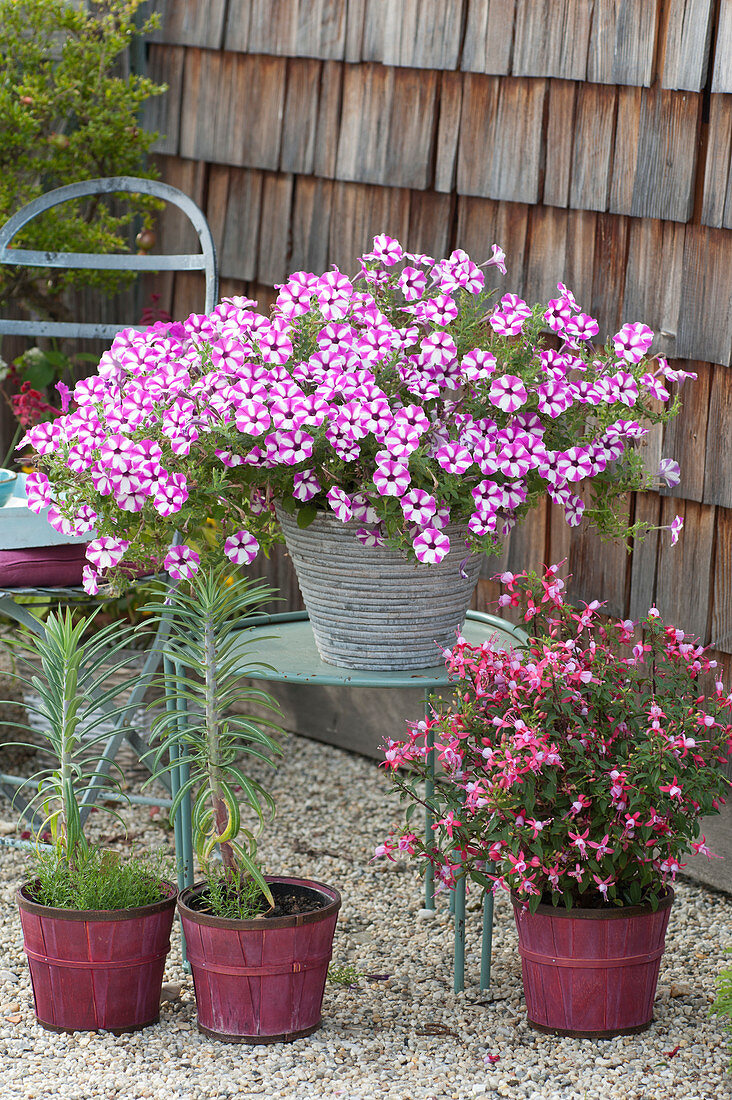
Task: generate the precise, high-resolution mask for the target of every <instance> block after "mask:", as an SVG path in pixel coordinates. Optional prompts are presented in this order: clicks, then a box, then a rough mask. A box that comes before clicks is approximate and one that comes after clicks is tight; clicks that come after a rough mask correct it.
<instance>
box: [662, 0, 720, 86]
mask: <svg viewBox="0 0 732 1100" xmlns="http://www.w3.org/2000/svg"><path fill="white" fill-rule="evenodd" d="M714 9H715V0H669V3H668V13H667V15H666V19H667V24H666V37H665V42H664V58H663V70H662V73H661V83H662V86H663V87H664V88H686V89H688V90H689V91H692V92H698V91H701V89H702V88H703V87H704V84H705V82H706V79H707V69H708V67H709V48H710V45H711V38H712V26H713V19H714Z"/></svg>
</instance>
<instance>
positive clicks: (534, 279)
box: [523, 206, 597, 308]
mask: <svg viewBox="0 0 732 1100" xmlns="http://www.w3.org/2000/svg"><path fill="white" fill-rule="evenodd" d="M596 220H597V218H596V215H595V214H593V213H592V212H590V211H567V210H559V209H557V208H556V207H551V206H545V207H542V206H534V207H532V208H531V209H530V212H529V234H528V242H529V244H528V257H527V260H526V264H525V267H526V279H525V282H524V288H523V290H524V295H525V297H526V300H527V301H528V302H530V303H532V304H533V303H534V302H546V301H548V300H549V299H550V298H553V297H555V296H556V293H557V283H559V282H562V283H565V285H566V286H568V287H569V288H570V290H572V291H573V292H574V295H575V297H576V298H577V301H578V302H579V304H580V305H583V304H584V305H585V306H586V308H589V304H590V301H591V298H592V283H593V271H594V254H595V235H596Z"/></svg>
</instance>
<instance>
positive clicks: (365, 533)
mask: <svg viewBox="0 0 732 1100" xmlns="http://www.w3.org/2000/svg"><path fill="white" fill-rule="evenodd" d="M356 538H357V539H358V541H359V542H360V543H362V544H363V545H364V546H368V547H374V546H383V545H384V536H383V534H382V532H381V528H380V527H379V526H378V525H377V526H376V527H359V529H358V530H357V531H356Z"/></svg>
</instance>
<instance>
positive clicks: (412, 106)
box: [380, 69, 438, 189]
mask: <svg viewBox="0 0 732 1100" xmlns="http://www.w3.org/2000/svg"><path fill="white" fill-rule="evenodd" d="M437 79H438V77H437V73H436V72H424V71H423V70H419V69H397V70H396V73H395V76H394V95H393V98H392V101H391V109H390V118H389V134H388V138H387V143H386V145H387V148H386V176H385V177H382V179H381V181H380V182H381V183H387V184H388V185H389V186H390V187H413V188H417V189H424V188H426V187H428V186H429V184H430V177H431V175H432V161H433V152H434V145H435V140H434V139H435V130H436V127H435V111H436V104H437Z"/></svg>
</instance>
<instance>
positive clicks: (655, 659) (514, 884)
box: [376, 566, 732, 910]
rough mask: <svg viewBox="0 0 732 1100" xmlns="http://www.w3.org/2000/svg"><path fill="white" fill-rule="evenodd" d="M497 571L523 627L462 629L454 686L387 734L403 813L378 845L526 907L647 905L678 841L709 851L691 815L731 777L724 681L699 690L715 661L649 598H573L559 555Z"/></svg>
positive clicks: (380, 851) (707, 807)
mask: <svg viewBox="0 0 732 1100" xmlns="http://www.w3.org/2000/svg"><path fill="white" fill-rule="evenodd" d="M496 579H499V578H496ZM500 579H501V580H502V581H503V582H504V584H505V586H506V594H505V595H504V597H502V598H503V600H504V602H509V603H512V604H514V605H515V606H519V605H521V604H522V605H523V607H524V609H525V622H526V623H527V628H528V630H529V631H530V635H529V639H528V642H527V644H526V646H525V648H523V649H516V650H508V651H505V652H504V651H502V650H500V649H497V648H495V647H494V646H493V645H492V644H491V643H490V642H486V643H484V644H483V645H481V646H478V647H473V646H469V645H467V644H466V642H465V641H463V640H462V639H458V642H457V644H456V645H455V647H454V648H453V650H452V651H451V652H450V653H449V654H448V667H449V669H450V672H451V674H452V677H453V678H454V681H455V697H454V700H453V701H451V702H448V703H445V704H444V705H443V707H442V708H441V709H440V710H439V711H438V712H435V713H432V714H431V715H430V716H429V718H428V719H427V720H425V721H423V722H421V723H416V724H414V725H413V726H411V727H410V731H409V733H408V735H407V736H406V737H405V738H404V740H402V741H389V742H388V744H387V746H386V764H387V767H388V768H389V769H390V772H391V775H392V778H393V780H394V783H395V785H396V787H397V789H398V791H399V792H400V794H401V797H402V800H403V801H404V802H406V804H407V826H408V827H407V830H406V831H405V832H404V833H402V834H401V835H396V834H392V835H391V836H390V837H389V838H388V839H387V840H386V842H385V843H384V844H381V845H379V847H378V848H377V851H376V855H377V856H387V857H389V858H394V854H395V853H396V854H399V853H401V852H403V853H407V854H410V855H414V856H417V857H419V859H420V860H421V861H423V863H424V865H425V866H427V865H428V864H430V865H432V867H433V868H434V870H435V876H436V879H437V880H438V881H439V882H440V883H441V884H442V885H443V887H445V886H446V887H452V886H453V885H454V884H455V882H456V880H457V879H458V878H459V877H461V876H465V875H467V876H469V877H470V878H472V879H473V880H474V881H476V882H477V883H479V884H480V885H481V886H483V887H486V888H489V889H494V890H495V889H496V888H498V887H504V888H510V889H511V890H512V891H514V892H515V894H516V895H517V896H518V897H519V898H520V899H522V900H524V901H525V902H526V903H527V904H528V905H529V907H530V908H531V909H532V910H533V909H535V908H536V906H537V905H538V904H539V903H540V902H542V901H543V902H545V903H552V904H554V905H558V904H563V905H565V906H567V908H571V907H572V906H583V907H596V906H606V905H609V906H613V905H626V904H628V905H633V904H641V903H650V904H651V905H656V904H657V903H658V901H659V899H660V897H661V896H662V895H663V893H664V891H665V890H666V888H667V885H668V884H669V883H671V882H673V880H674V878H675V876H676V874H677V873H678V871H679V870H681V868H682V867H683V866H684V864H683V863H682V859H683V856H684V855H685V854H688V853H689V852H702V853H705V854H707V855H710V852H709V849H708V848H707V845H706V840H705V838H704V836H701V837H699V819H700V818H701V817H703V816H705V815H707V814H713V813H716V812H718V811H719V808H720V806H721V804H722V803H723V802H724V797H723V796H724V793H725V791H726V789H727V787H728V786H729V780H728V779H727V778H726V776H725V773H724V764H725V762H726V759H727V753H728V752H729V751H730V749H732V724H731V723H732V720H731V718H730V711H731V710H732V694H726V693H725V691H724V688H723V685H722V683H721V682H720V681H716V683H715V690H714V692H713V693H712V694H710V695H709V696H708V697H705V696H704V694H703V693H702V692H701V690H700V686H699V683H698V680H699V677H700V675H701V674H703V673H709V672H713V670H714V668H715V662H714V661H712V660H710V659H709V657H708V656H707V654H706V653H705V651H704V649H702V648H701V647H700V646H699V645H698V644H697V642H696V640H695V639H694V638H692V637H689V636H688V635H686V634H685V633H684V631H683V630H679V629H676V628H675V627H673V626H666V625H664V623H663V622H662V621H661V618H660V616H659V614H658V611H657V610H656V609H654V608H652V609H651V610H650V612H649V614H648V616H647V618H646V619H645V620H644V621H643V622H641V623H638V624H636V623H633V622H631V621H629V620H628V621H612V620H611V621H608V620H606V619H605V618H604V617H603V616H602V615H601V606H600V605H598V604H597V603H594V604H591V605H589V606H587V605H585V606H583V607H581V608H574V607H572V606H570V604H569V603H567V602H565V598H564V591H563V589H564V582H563V581H562V580H561V579H560V577H559V575H558V571H557V567H556V566H551V567H549V568H547V569H546V570H545V573H544V576H543V577H538V576H537V575H535V574H520V575H518V576H514V575H512V574H510V573H506V574H503V576H502V577H501V578H500ZM433 770H434V772H435V773H436V774H435V778H434V794H431V795H430V796H429V797H426V796H425V793H424V790H425V787H424V781H425V779H427V778H428V777H429V778H431V777H432V771H433ZM425 805H426V806H427V807H428V809H429V811H430V813H431V815H432V817H431V821H432V825H431V829H430V830H429V832H430V834H431V835H430V837H429V839H428V840H425V839H424V837H422V836H419V835H417V832H416V831H415V817H414V813H415V810H417V809H418V808H420V807H421V806H425Z"/></svg>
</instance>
